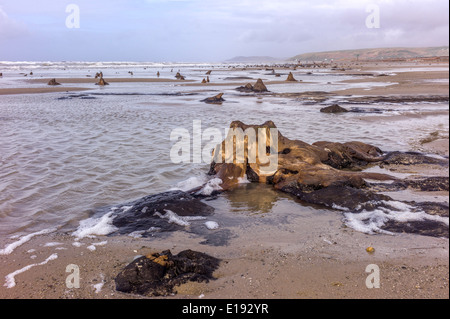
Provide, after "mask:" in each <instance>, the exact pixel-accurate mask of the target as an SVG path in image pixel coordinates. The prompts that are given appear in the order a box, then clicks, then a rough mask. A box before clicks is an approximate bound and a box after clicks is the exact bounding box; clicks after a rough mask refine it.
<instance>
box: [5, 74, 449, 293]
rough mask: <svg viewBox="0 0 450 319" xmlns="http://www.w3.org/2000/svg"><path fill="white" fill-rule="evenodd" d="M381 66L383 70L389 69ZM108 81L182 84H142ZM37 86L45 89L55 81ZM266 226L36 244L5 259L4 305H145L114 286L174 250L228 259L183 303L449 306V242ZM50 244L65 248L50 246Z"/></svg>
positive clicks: (428, 88) (45, 239)
mask: <svg viewBox="0 0 450 319" xmlns="http://www.w3.org/2000/svg"><path fill="white" fill-rule="evenodd" d="M377 67H378V68H380V69H383V66H377ZM349 72H352V71H349ZM445 78H447V79H448V72H430V74H427V75H423V74H422V75H420V74H417V73H416V72H412V73H411V72H406V73H401V74H399V75H397V76H386V77H377V78H367V79H361V80H357V81H358V82H364V81H366V82H374V81H386V82H395V83H398V84H394V85H393V86H389V87H380V88H373V89H372V90H370V91H367V90H364V89H352V90H345V91H336V92H334V94H336V95H369V94H370V95H381V96H385V95H388V94H401V95H414V96H416V95H420V94H437V95H447V96H448V83H438V84H436V83H433V82H430V83H428V82H425V83H424V82H423V81H424V80H430V79H445ZM106 80H107V81H108V82H115V81H117V82H122V81H124V82H139V81H143V82H145V81H148V82H152V81H154V82H157V81H171V82H183V81H177V80H166V79H137V78H131V79H106ZM155 80H156V81H155ZM31 81H36V82H33V83H44V82H45V81H47V79H45V80H44V79H35V80H31ZM38 81H40V82H38ZM58 81H59V82H61V83H63V84H64V83H95V82H97V80H95V79H92V78H86V79H65V80H63V79H61V80H60V79H58ZM249 81H250V80H249ZM249 81H247V82H249ZM47 82H48V81H47ZM250 82H251V81H250ZM282 83H286V82H284V81H283V82H282ZM189 85H190V84H189ZM192 85H201V84H197V83H192ZM221 85H222V84H221ZM233 85H234V84H233ZM294 85H295V84H294ZM2 90H3V91H5V92H7V91H8V90H9V92H14V90H16V92H17V93H9V94H27V92H31V91H33V90H35V91H36V92H34V93H46V92H52V91H51V90H57V91H58V92H59V91H69V90H86V89H83V88H64V87H56V88H53V87H51V88H27V89H2ZM2 90H0V94H2ZM11 90H13V91H11ZM20 90H22V91H20ZM30 90H31V91H30ZM39 90H40V91H39ZM53 92H55V91H53ZM6 94H7V93H6ZM418 144H420V143H419V141H418ZM421 145H422V147H424V148H425V149H427V150H429V151H430V152H432V153H434V154H443V155H445V154H446V155H448V139H445V138H444V139H437V140H433V141H430V142H428V143H423V144H421ZM391 169H394V170H395V169H397V168H395V167H391ZM398 169H403V170H404V171H402V172H403V173H404V172H406V173H407V172H415V173H416V174H417V173H421V172H422V173H423V174H426V173H427V169H429V168H427V167H407V168H404V167H403V168H398ZM445 171H446V172H447V173H448V168H447V169H446V170H444V173H445ZM446 195H447V196H448V192H447V193H445V194H442V192H440V193H439V194H433V193H430V194H424V196H430V198H431V197H433V196H446ZM288 213H289V212H288ZM264 219H265V217H264V216H259V217H255V222H254V223H253V224H251V225H245V227H244V226H241V227H239V226H236V227H233V228H231V229H230V230H231V232H232V233H233V237H232V238H231V240H230V241H229V242H228V243H227V245H224V246H209V245H204V244H201V242H202V241H203V240H204V238H199V237H198V236H196V235H194V234H191V233H189V232H177V233H173V234H171V235H170V236H168V237H166V238H161V239H157V238H151V239H133V238H130V237H98V238H92V239H89V238H85V239H82V240H80V247H76V246H74V245H73V244H74V242H75V240H74V238H73V237H72V236H70V235H68V234H67V233H65V232H64V231H57V232H55V233H52V234H49V235H42V236H37V237H34V238H32V240H30V241H29V242H26V243H24V244H23V245H21V246H19V247H17V248H16V249H15V250H14V251H13V252H12V253H11V254H9V255H0V265H1V266H0V298H99V299H128V298H137V299H141V298H143V297H140V296H134V295H127V294H123V293H119V292H117V291H115V285H114V278H115V276H117V274H118V273H119V272H120V271H121V270H122V269H123V268H124V267H125V266H126V265H127V264H129V263H130V262H131V261H132V260H133V258H134V257H135V256H137V255H146V254H149V253H152V252H161V251H163V250H165V249H170V250H172V252H173V253H174V254H176V253H178V252H180V251H182V250H185V249H193V250H197V251H201V252H204V253H208V254H210V255H212V256H214V257H217V258H220V259H221V260H222V263H221V266H220V268H219V269H218V270H217V271H216V272H215V274H214V275H215V277H216V278H217V279H216V280H214V281H211V282H210V283H208V284H204V283H203V284H197V283H188V284H185V285H183V286H180V287H179V288H178V289H177V291H178V294H177V295H175V296H172V297H169V298H186V299H189V298H194V299H197V298H200V297H202V298H205V299H215V298H220V299H235V298H250V299H253V298H259V299H274V298H280V299H317V298H336V299H338V298H357V299H359V298H368V299H371V298H374V299H379V298H386V299H391V298H408V299H410V298H411V299H415V298H420V299H421V298H443V299H448V298H449V240H448V239H445V238H432V237H424V236H418V235H411V234H399V235H395V236H394V237H393V236H391V235H385V234H379V235H367V234H363V233H360V232H357V231H355V230H352V229H350V228H348V227H346V226H345V225H344V224H343V222H342V215H341V214H340V213H339V212H336V211H329V210H320V213H315V214H311V213H305V214H291V215H289V217H288V218H287V219H286V221H285V222H283V223H279V224H272V223H266V222H264ZM12 241H14V240H11V242H12ZM105 241H106V242H107V243H105ZM48 243H57V244H53V245H50V246H47V247H46V244H48ZM93 243H97V244H100V245H97V246H95V250H94V251H92V250H90V249H88V247H92V244H93ZM367 247H374V248H375V253H374V254H369V253H367V252H366V248H367ZM0 248H3V247H0ZM52 254H57V256H58V257H57V259H55V260H50V261H48V263H46V264H45V265H39V263H42V262H44V261H45V260H46V259H47V258H48V257H49V256H51V255H52ZM32 264H34V265H35V266H33V267H32V268H30V269H29V270H26V271H23V272H21V273H19V274H17V275H16V276H15V277H14V281H15V284H16V286H15V287H12V288H7V287H5V286H4V285H3V284H4V283H6V276H8V274H11V273H14V272H15V271H17V270H19V269H26V268H24V267H27V266H30V265H32ZM70 264H75V265H77V266H78V267H79V269H80V276H81V278H80V288H78V289H76V288H68V287H67V286H66V278H67V276H69V275H70V273H67V272H66V267H67V266H68V265H70ZM370 264H376V265H378V266H379V268H380V275H381V277H380V282H381V288H379V289H368V288H367V287H366V278H367V277H368V276H369V273H366V267H367V266H368V265H370ZM1 280H3V282H2V281H1ZM96 289H97V291H96Z"/></svg>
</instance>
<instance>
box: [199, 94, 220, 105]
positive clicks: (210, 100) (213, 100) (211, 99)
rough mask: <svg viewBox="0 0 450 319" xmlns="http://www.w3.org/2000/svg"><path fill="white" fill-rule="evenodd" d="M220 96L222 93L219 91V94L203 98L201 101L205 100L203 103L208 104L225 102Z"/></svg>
mask: <svg viewBox="0 0 450 319" xmlns="http://www.w3.org/2000/svg"><path fill="white" fill-rule="evenodd" d="M222 96H223V93H220V94H217V95H216V96H213V97H209V98H207V99H204V100H202V101H201V102H205V103H209V104H222V102H225V99H223V98H222Z"/></svg>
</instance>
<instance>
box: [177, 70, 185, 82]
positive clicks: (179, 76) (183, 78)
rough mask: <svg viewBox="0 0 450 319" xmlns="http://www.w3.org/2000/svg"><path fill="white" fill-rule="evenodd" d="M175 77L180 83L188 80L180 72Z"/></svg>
mask: <svg viewBox="0 0 450 319" xmlns="http://www.w3.org/2000/svg"><path fill="white" fill-rule="evenodd" d="M175 77H176V78H177V79H178V80H180V81H184V80H186V78H185V77H184V76H182V75H181V74H180V72H177V74H176V75H175Z"/></svg>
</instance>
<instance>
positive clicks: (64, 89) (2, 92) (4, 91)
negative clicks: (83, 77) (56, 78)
mask: <svg viewBox="0 0 450 319" xmlns="http://www.w3.org/2000/svg"><path fill="white" fill-rule="evenodd" d="M88 90H90V89H89V88H76V87H62V86H58V87H40V88H10V89H0V95H13V94H42V93H55V92H78V91H88Z"/></svg>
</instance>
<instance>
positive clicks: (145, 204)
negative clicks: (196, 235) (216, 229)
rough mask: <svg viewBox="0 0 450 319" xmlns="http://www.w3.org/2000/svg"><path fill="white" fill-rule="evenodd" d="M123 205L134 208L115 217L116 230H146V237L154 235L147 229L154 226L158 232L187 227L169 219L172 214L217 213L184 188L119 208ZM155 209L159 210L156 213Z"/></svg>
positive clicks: (127, 231)
mask: <svg viewBox="0 0 450 319" xmlns="http://www.w3.org/2000/svg"><path fill="white" fill-rule="evenodd" d="M122 207H132V208H130V209H126V210H125V211H123V209H122V210H121V212H120V213H118V214H117V216H116V217H115V218H114V221H113V225H114V226H115V227H117V228H118V229H119V230H118V231H117V234H130V233H132V232H135V231H141V232H142V231H143V232H144V233H143V234H142V236H143V237H148V236H152V234H151V233H150V232H147V231H148V230H149V229H152V227H153V228H156V229H159V232H170V231H177V230H181V229H184V226H181V225H178V224H176V223H171V222H170V220H169V218H170V214H173V213H175V214H176V215H177V216H180V217H181V218H182V217H192V216H209V215H212V214H213V213H214V208H213V207H211V206H209V205H207V204H205V203H203V202H202V201H201V200H200V199H197V198H195V197H193V196H192V195H190V194H188V193H185V192H182V191H171V192H166V193H161V194H156V195H150V196H147V197H144V198H142V199H139V200H137V201H135V202H132V203H128V204H126V205H122V206H121V207H120V208H122ZM155 213H157V214H156V215H155ZM158 214H159V215H158ZM167 214H169V215H167ZM165 218H167V219H165Z"/></svg>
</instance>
